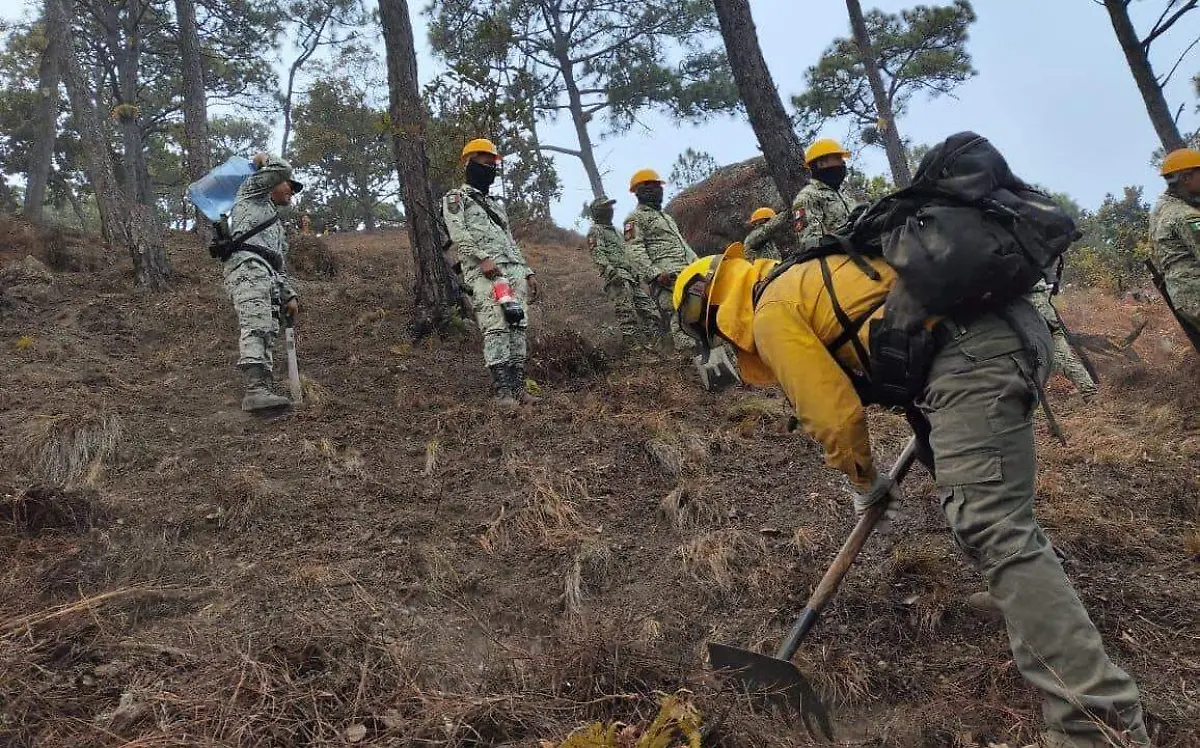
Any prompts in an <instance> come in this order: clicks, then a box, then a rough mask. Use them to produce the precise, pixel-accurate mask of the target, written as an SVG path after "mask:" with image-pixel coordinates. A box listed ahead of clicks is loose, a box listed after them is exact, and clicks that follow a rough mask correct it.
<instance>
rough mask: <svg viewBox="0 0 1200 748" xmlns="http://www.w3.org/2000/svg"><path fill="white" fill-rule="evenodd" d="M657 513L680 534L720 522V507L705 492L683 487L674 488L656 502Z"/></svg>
mask: <svg viewBox="0 0 1200 748" xmlns="http://www.w3.org/2000/svg"><path fill="white" fill-rule="evenodd" d="M658 512H659V514H661V515H662V516H663V517H664V518H665V519H666V520H667V522H669V523H670V524H671V527H673V528H675V529H676V530H678V531H680V532H691V531H694V530H700V529H703V528H706V527H711V526H712V525H715V524H717V523H719V522H720V521H721V507H720V506H719V505H718V504H717V503H716V502H715V501H713V500H712V499H711V498H709V496H708V495H707V492H705V491H704V490H702V489H689V488H687V487H685V486H676V487H675V488H674V489H672V490H671V492H670V493H668V494H667V495H666V496H664V497H663V499H662V501H660V502H658Z"/></svg>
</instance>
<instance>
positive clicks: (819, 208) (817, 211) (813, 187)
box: [792, 138, 857, 250]
mask: <svg viewBox="0 0 1200 748" xmlns="http://www.w3.org/2000/svg"><path fill="white" fill-rule="evenodd" d="M849 157H850V152H849V151H847V150H846V149H845V148H842V146H841V145H839V144H838V142H837V141H835V140H829V139H827V138H826V139H823V140H818V141H817V142H815V143H813V144H812V145H810V146H809V147H808V150H806V151H805V152H804V163H806V164H807V165H808V169H809V172H810V173H811V174H812V180H811V181H809V183H808V184H806V185H804V188H803V189H801V190H800V192H799V193H797V194H796V199H795V200H793V201H792V221H793V224H794V225H795V228H796V236H797V238H798V239H799V241H800V249H801V250H804V249H808V248H809V247H814V246H816V245H817V243H818V242H819V241H821V237H822V236H824V235H825V234H830V233H833V232H834V231H836V230H837V229H838V228H840V227H841V226H842V224H844V223H845V222H846V219H847V218H848V217H849V216H850V211H852V210H854V207H855V205H856V204H857V203H856V201H855V200H854V198H851V197H848V196H847V195H846V194H845V193H843V192H842V190H841V187H842V182H844V181H846V159H847V158H849Z"/></svg>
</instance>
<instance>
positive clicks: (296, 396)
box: [283, 311, 304, 405]
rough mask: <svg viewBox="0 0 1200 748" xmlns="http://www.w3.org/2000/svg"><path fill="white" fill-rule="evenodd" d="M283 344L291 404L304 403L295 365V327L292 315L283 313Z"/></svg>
mask: <svg viewBox="0 0 1200 748" xmlns="http://www.w3.org/2000/svg"><path fill="white" fill-rule="evenodd" d="M283 325H284V327H283V342H284V346H285V347H286V348H287V362H288V385H289V386H290V387H291V390H292V404H293V405H299V404H300V403H302V402H304V391H303V390H302V389H301V387H300V366H299V364H297V363H296V326H295V324H294V323H293V320H292V315H290V314H288V313H287V312H286V311H285V312H284V313H283Z"/></svg>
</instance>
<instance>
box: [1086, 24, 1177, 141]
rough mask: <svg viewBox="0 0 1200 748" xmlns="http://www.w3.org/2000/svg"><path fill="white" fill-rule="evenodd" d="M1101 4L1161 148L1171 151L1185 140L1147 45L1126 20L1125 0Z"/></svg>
mask: <svg viewBox="0 0 1200 748" xmlns="http://www.w3.org/2000/svg"><path fill="white" fill-rule="evenodd" d="M1104 7H1105V8H1107V9H1108V17H1109V18H1110V19H1112V26H1113V31H1115V32H1116V33H1117V41H1118V42H1120V43H1121V50H1122V51H1124V52H1125V61H1126V62H1127V63H1128V64H1129V71H1130V72H1131V73H1133V80H1134V82H1136V83H1137V87H1138V91H1140V92H1141V94H1142V101H1144V102H1145V104H1146V113H1147V114H1149V115H1150V123H1151V124H1152V125H1154V131H1155V132H1157V133H1158V139H1159V141H1160V142H1162V146H1163V150H1164V151H1166V152H1167V153H1170V152H1171V151H1174V150H1177V149H1179V148H1183V147H1185V146H1186V145H1187V144H1186V143H1184V141H1183V137H1182V136H1181V135H1180V134H1179V127H1178V126H1177V125H1176V124H1175V119H1174V118H1173V117H1172V116H1171V110H1170V108H1169V107H1168V106H1167V99H1166V97H1165V96H1163V91H1162V87H1161V86H1159V85H1158V80H1157V79H1156V78H1155V77H1154V68H1152V67H1151V66H1150V58H1149V57H1148V56H1147V49H1146V47H1144V46H1143V45H1142V42H1141V41H1140V40H1139V39H1138V35H1137V31H1136V30H1135V29H1134V28H1133V22H1132V21H1130V20H1129V8H1128V7H1127V3H1126V2H1123V0H1104Z"/></svg>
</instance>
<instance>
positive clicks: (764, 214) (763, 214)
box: [750, 208, 775, 223]
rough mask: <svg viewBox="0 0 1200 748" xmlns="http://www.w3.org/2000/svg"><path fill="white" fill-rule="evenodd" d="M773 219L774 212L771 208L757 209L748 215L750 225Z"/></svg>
mask: <svg viewBox="0 0 1200 748" xmlns="http://www.w3.org/2000/svg"><path fill="white" fill-rule="evenodd" d="M774 217H775V211H774V210H773V209H771V208H759V209H758V210H756V211H754V212H753V213H751V214H750V223H754V222H756V221H769V220H771V219H772V218H774Z"/></svg>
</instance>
